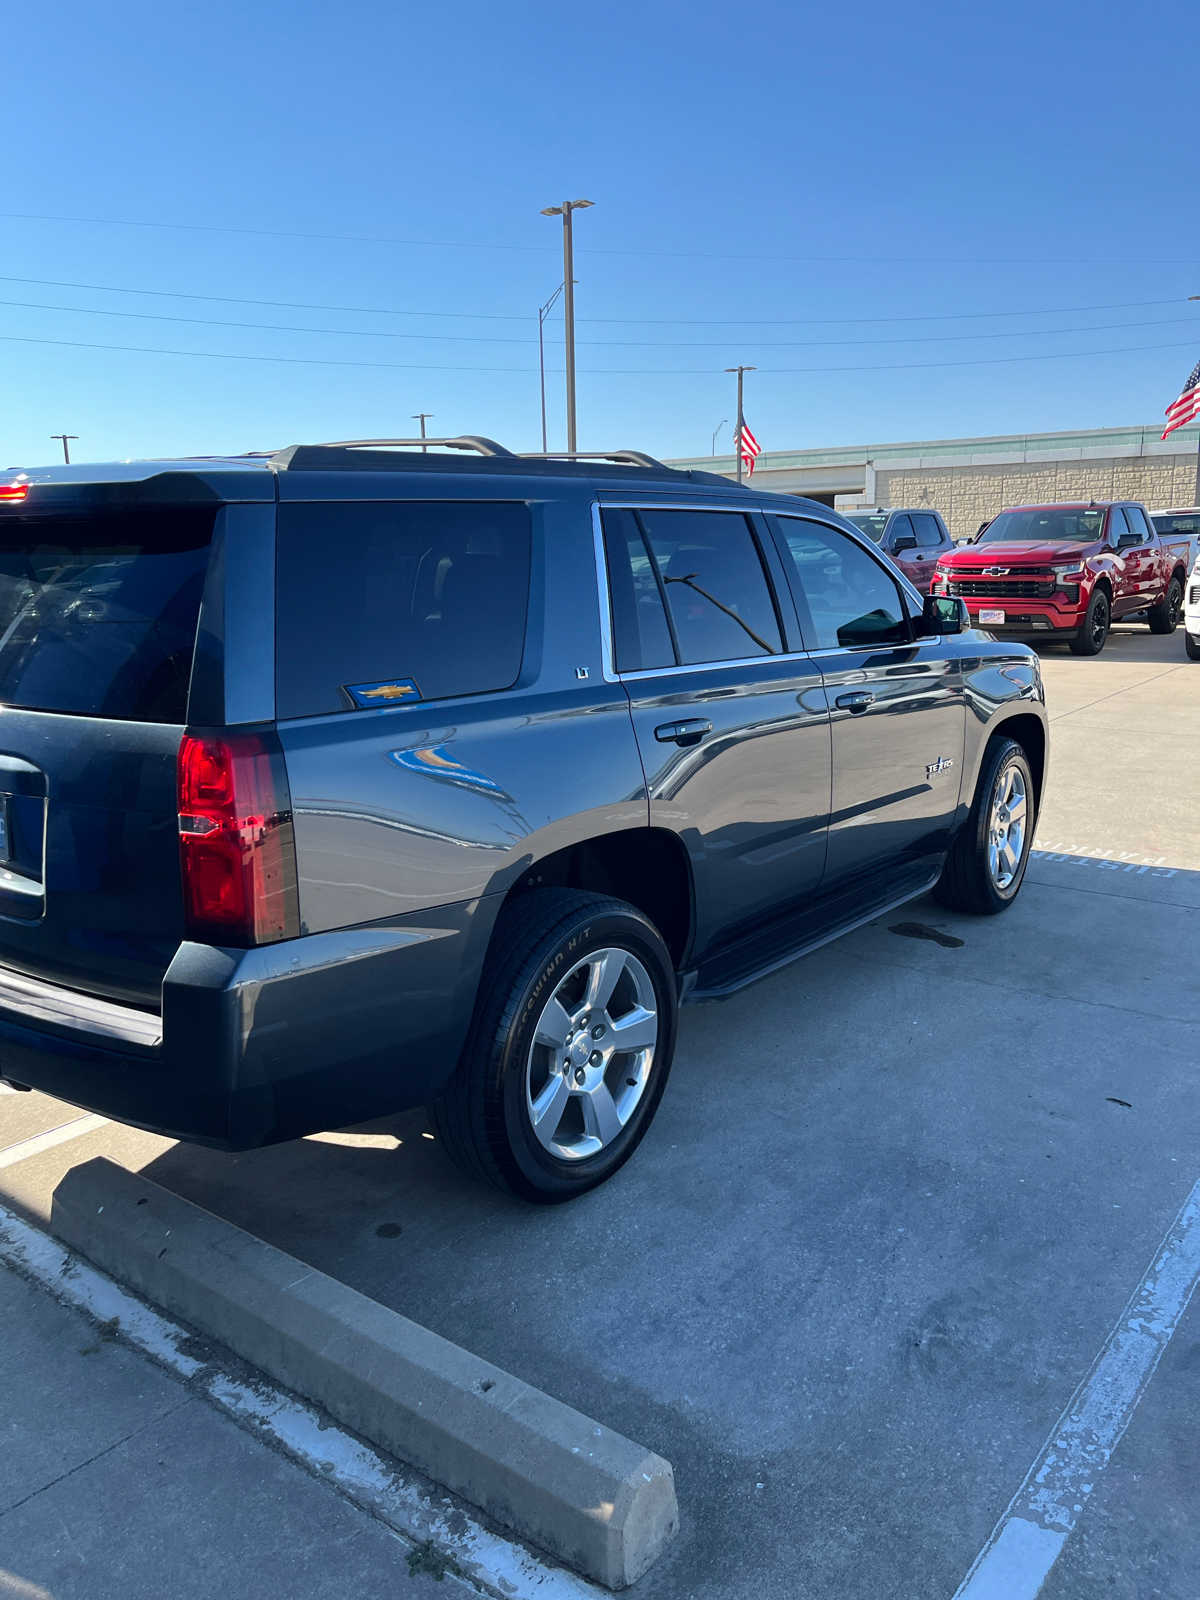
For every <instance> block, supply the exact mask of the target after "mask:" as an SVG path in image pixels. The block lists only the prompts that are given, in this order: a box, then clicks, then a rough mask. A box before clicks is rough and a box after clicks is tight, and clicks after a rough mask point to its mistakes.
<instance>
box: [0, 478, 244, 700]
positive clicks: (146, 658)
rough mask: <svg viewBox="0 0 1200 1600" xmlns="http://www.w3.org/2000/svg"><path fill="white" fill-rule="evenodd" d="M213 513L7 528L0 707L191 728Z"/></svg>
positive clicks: (3, 534)
mask: <svg viewBox="0 0 1200 1600" xmlns="http://www.w3.org/2000/svg"><path fill="white" fill-rule="evenodd" d="M212 525H213V513H212V512H211V511H195V510H190V509H188V508H184V507H180V508H178V509H173V510H170V511H167V510H158V511H145V510H143V511H122V512H120V513H116V512H114V513H104V514H101V515H89V516H86V517H82V516H81V517H72V516H55V517H16V518H11V519H10V518H9V517H8V516H6V517H5V518H4V522H3V524H2V526H0V704H6V705H10V706H23V707H26V708H28V709H30V710H36V711H64V712H70V713H75V714H77V715H83V716H95V717H113V718H118V719H122V720H126V721H131V722H184V721H186V719H187V691H188V680H189V677H190V675H191V669H192V654H193V652H194V650H195V645H196V623H197V619H198V617H199V614H200V596H201V591H202V590H203V587H204V574H205V570H206V567H207V564H208V545H209V540H210V537H211V534H212Z"/></svg>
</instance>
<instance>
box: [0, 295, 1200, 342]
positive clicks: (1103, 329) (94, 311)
mask: <svg viewBox="0 0 1200 1600" xmlns="http://www.w3.org/2000/svg"><path fill="white" fill-rule="evenodd" d="M0 306H13V307H16V308H18V309H20V310H25V311H66V312H70V313H71V314H73V315H80V316H85V317H121V318H133V319H135V320H137V321H139V322H172V323H186V324H187V325H188V326H190V327H200V328H249V329H253V330H255V331H256V332H263V331H265V332H268V333H319V334H336V335H338V336H339V337H348V338H352V339H437V340H439V341H441V342H444V343H452V344H519V345H528V344H529V340H528V339H521V338H515V337H513V336H512V335H506V334H490V333H401V332H397V331H396V330H395V329H394V328H305V327H301V326H300V325H298V324H297V323H294V322H231V321H229V320H227V319H225V318H220V317H180V316H171V315H169V314H168V313H166V312H162V311H114V310H112V309H111V308H110V307H108V306H62V305H47V304H46V303H45V302H44V301H38V300H0ZM1180 324H1184V325H1189V324H1190V325H1200V324H1198V323H1197V318H1196V317H1195V316H1182V317H1157V318H1153V319H1151V320H1150V321H1147V322H1098V323H1092V324H1090V325H1086V324H1085V325H1083V326H1080V325H1076V326H1075V327H1071V328H1017V329H1004V330H1003V331H1002V332H999V333H917V334H902V335H899V336H895V335H888V336H887V337H885V338H882V339H769V340H768V339H758V340H755V339H750V340H747V339H746V338H745V336H743V338H742V341H741V342H743V343H749V344H751V345H755V346H757V347H758V348H760V349H780V350H783V349H814V348H820V347H828V346H831V345H880V344H948V343H951V342H955V343H958V342H961V341H964V340H966V341H970V340H972V339H1034V338H1040V337H1049V336H1050V335H1052V334H1060V333H1111V332H1113V331H1114V330H1116V329H1119V328H1169V327H1178V326H1179V325H1180ZM734 337H735V336H733V335H730V337H729V338H725V339H717V340H713V339H581V340H580V341H579V343H580V344H585V345H590V346H592V347H593V348H597V349H602V350H618V349H630V348H632V349H639V350H641V349H647V350H648V349H667V350H688V349H691V350H725V349H728V347H729V345H730V343H731V342H732V340H733V338H734ZM548 342H549V343H552V344H561V343H562V340H561V339H554V340H550V341H548Z"/></svg>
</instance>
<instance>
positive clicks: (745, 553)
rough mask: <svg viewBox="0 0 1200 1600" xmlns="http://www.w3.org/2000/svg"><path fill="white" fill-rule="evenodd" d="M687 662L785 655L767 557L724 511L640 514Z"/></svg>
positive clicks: (739, 520)
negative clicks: (780, 653)
mask: <svg viewBox="0 0 1200 1600" xmlns="http://www.w3.org/2000/svg"><path fill="white" fill-rule="evenodd" d="M637 515H638V518H639V520H640V521H641V524H642V527H643V529H644V531H645V534H646V541H647V544H648V545H649V548H650V552H651V554H652V555H653V557H654V561H655V564H656V566H657V568H658V572H659V575H660V576H661V578H662V583H663V589H664V591H665V593H666V597H667V605H668V607H669V608H670V612H671V622H672V625H673V627H674V630H675V637H676V639H677V641H678V644H679V655H680V660H681V661H682V662H684V663H687V664H691V663H695V662H699V661H737V660H740V659H741V658H742V657H744V656H765V655H775V654H776V653H777V652H778V651H780V650H782V648H783V639H782V636H781V635H780V631H779V620H778V618H777V617H776V615H775V607H774V605H773V603H772V600H771V591H770V589H769V588H768V586H767V576H766V573H765V571H764V570H763V564H762V557H761V556H760V554H759V551H758V546H757V544H756V543H755V541H754V536H753V534H752V533H751V531H750V524H749V523H748V522H747V521H746V519H745V517H741V516H736V515H734V514H733V513H732V512H722V511H657V510H648V511H639V512H638V514H637Z"/></svg>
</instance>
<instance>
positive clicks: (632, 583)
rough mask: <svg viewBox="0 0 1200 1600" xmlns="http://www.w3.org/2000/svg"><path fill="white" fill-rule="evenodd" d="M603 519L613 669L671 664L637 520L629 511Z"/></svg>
mask: <svg viewBox="0 0 1200 1600" xmlns="http://www.w3.org/2000/svg"><path fill="white" fill-rule="evenodd" d="M603 523H604V549H605V554H606V556H607V558H608V583H609V593H610V595H611V597H612V624H613V653H614V656H615V658H616V668H617V671H618V672H637V671H638V670H639V668H643V667H673V666H674V665H675V647H674V645H673V644H672V643H671V630H670V629H669V628H668V627H667V615H666V612H665V611H664V610H663V602H662V591H661V590H660V589H659V586H658V578H657V577H656V575H655V572H654V567H653V565H652V564H651V561H650V556H649V554H648V553H647V550H646V546H645V543H644V541H643V539H642V532H641V529H640V528H639V527H638V524H637V519H636V518H635V516H634V514H633V512H632V511H605V512H604V515H603Z"/></svg>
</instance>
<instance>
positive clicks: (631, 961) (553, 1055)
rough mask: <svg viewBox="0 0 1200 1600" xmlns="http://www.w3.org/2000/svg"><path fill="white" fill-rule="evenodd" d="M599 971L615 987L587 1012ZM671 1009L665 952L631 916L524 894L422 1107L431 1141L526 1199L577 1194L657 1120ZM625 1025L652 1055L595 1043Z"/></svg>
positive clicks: (671, 1032) (632, 912) (578, 901)
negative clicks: (431, 1098)
mask: <svg viewBox="0 0 1200 1600" xmlns="http://www.w3.org/2000/svg"><path fill="white" fill-rule="evenodd" d="M600 952H604V953H605V954H604V955H603V956H602V957H601V956H599V953H600ZM589 957H597V959H596V960H593V961H589ZM601 972H603V974H604V976H605V977H612V976H614V975H615V988H612V989H611V992H610V996H609V998H608V1000H607V1003H606V1004H600V1003H598V1002H597V1001H596V1000H595V999H594V998H593V1000H592V1002H591V1004H590V1006H589V1004H588V1003H587V994H586V990H587V988H588V986H589V984H592V985H593V995H594V993H595V988H594V985H595V984H596V983H598V982H599V978H600V974H601ZM555 1002H557V1004H558V1006H559V1010H558V1012H557V1013H553V1012H552V1011H551V1007H552V1005H553V1004H554V1003H555ZM678 1004H679V1002H678V996H677V993H676V987H675V970H674V965H673V963H672V960H671V956H670V953H669V951H668V950H667V947H666V945H665V944H664V943H663V941H662V938H661V936H660V935H659V933H658V930H657V929H656V928H655V927H654V925H653V924H652V923H651V922H650V921H649V920H648V919H647V918H646V917H644V916H643V915H642V913H641V912H640V911H638V910H637V909H636V908H635V907H634V906H631V905H629V904H627V903H626V902H625V901H624V900H616V899H611V898H609V897H608V896H605V895H598V894H585V893H582V892H580V891H577V890H568V889H535V890H532V891H530V892H529V893H528V894H524V895H522V896H520V898H519V899H517V900H516V901H515V902H513V904H512V905H511V906H510V907H509V908H508V909H507V910H505V911H504V912H503V913H502V914H501V918H500V921H499V922H498V923H497V924H496V929H495V932H494V933H493V936H492V941H491V951H490V953H489V957H488V961H487V964H486V966H485V969H484V975H483V980H482V982H481V985H480V990H479V998H478V1001H477V1003H476V1007H475V1015H474V1018H473V1019H472V1023H471V1029H470V1032H469V1033H468V1035H467V1042H466V1045H465V1046H464V1049H463V1053H462V1057H461V1059H460V1061H459V1064H458V1067H457V1068H456V1070H455V1073H454V1076H453V1077H452V1078H451V1080H450V1082H449V1083H448V1084H447V1086H446V1088H445V1089H444V1090H443V1091H442V1094H441V1095H440V1097H439V1098H438V1100H437V1101H435V1103H434V1104H433V1105H432V1106H431V1107H430V1113H431V1116H432V1119H433V1128H434V1134H435V1136H436V1137H437V1138H438V1139H439V1140H440V1142H441V1144H442V1145H443V1147H444V1149H445V1151H446V1153H447V1155H448V1156H449V1157H450V1159H451V1160H452V1161H454V1163H455V1164H456V1165H457V1166H458V1167H459V1168H460V1169H461V1170H462V1171H464V1172H465V1173H467V1174H468V1175H470V1176H471V1177H475V1178H484V1179H486V1180H487V1181H488V1182H490V1183H493V1184H495V1185H496V1186H497V1187H498V1188H500V1189H505V1190H507V1191H508V1192H509V1193H510V1194H514V1195H517V1196H519V1197H520V1198H521V1199H523V1200H529V1201H532V1202H534V1203H535V1204H540V1205H553V1204H557V1203H559V1202H561V1201H564V1200H572V1199H574V1198H575V1196H576V1195H580V1194H585V1193H586V1192H587V1191H588V1190H589V1189H594V1188H595V1187H596V1185H597V1184H600V1183H603V1182H604V1181H605V1179H607V1178H610V1177H612V1175H613V1173H614V1172H616V1171H617V1169H618V1168H619V1167H621V1166H623V1165H624V1163H625V1162H626V1161H628V1160H629V1157H630V1156H631V1155H632V1154H633V1152H634V1151H635V1150H636V1149H637V1147H638V1145H639V1144H640V1143H641V1140H642V1138H643V1136H644V1135H645V1132H646V1130H647V1128H648V1127H649V1126H650V1123H651V1121H652V1120H653V1117H654V1113H655V1112H656V1111H657V1109H658V1104H659V1101H660V1100H661V1099H662V1094H663V1090H664V1089H665V1088H666V1085H667V1078H668V1076H669V1074H670V1070H671V1058H672V1055H673V1053H674V1049H675V1031H676V1016H677V1012H678ZM651 1006H652V1008H653V1012H654V1022H653V1026H652V1025H651V1023H650V1022H648V1021H647V1020H646V1018H645V1015H644V1013H646V1012H647V1011H649V1010H650V1009H651ZM631 1019H632V1023H631ZM551 1025H553V1029H554V1031H553V1034H552V1035H551ZM633 1025H635V1026H636V1028H637V1030H638V1032H637V1033H636V1034H635V1035H634V1037H635V1038H637V1039H641V1040H645V1039H647V1038H649V1036H650V1034H651V1033H653V1034H654V1037H653V1039H652V1042H651V1043H650V1044H649V1045H645V1044H643V1045H642V1047H641V1048H640V1049H637V1050H633V1049H630V1050H626V1051H620V1050H613V1049H612V1046H611V1043H609V1044H606V1043H605V1042H604V1039H605V1037H609V1038H611V1037H612V1036H613V1035H614V1034H615V1033H616V1030H617V1029H619V1028H620V1027H622V1026H625V1027H630V1026H633ZM597 1029H599V1030H600V1032H599V1034H597V1032H596V1030H597ZM560 1032H561V1035H562V1039H563V1042H562V1043H561V1044H560V1043H559V1036H560ZM547 1035H551V1036H552V1038H553V1045H552V1046H551V1044H550V1043H549V1042H548V1038H547ZM571 1040H574V1043H571V1042H570V1041H571ZM606 1091H607V1094H608V1099H607V1103H605V1092H606ZM539 1107H540V1108H541V1110H542V1116H541V1118H540V1120H537V1111H538V1108H539ZM535 1121H536V1126H535ZM539 1128H540V1130H541V1131H540V1133H539V1131H538V1130H539ZM593 1146H594V1147H595V1148H592V1147H593Z"/></svg>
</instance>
